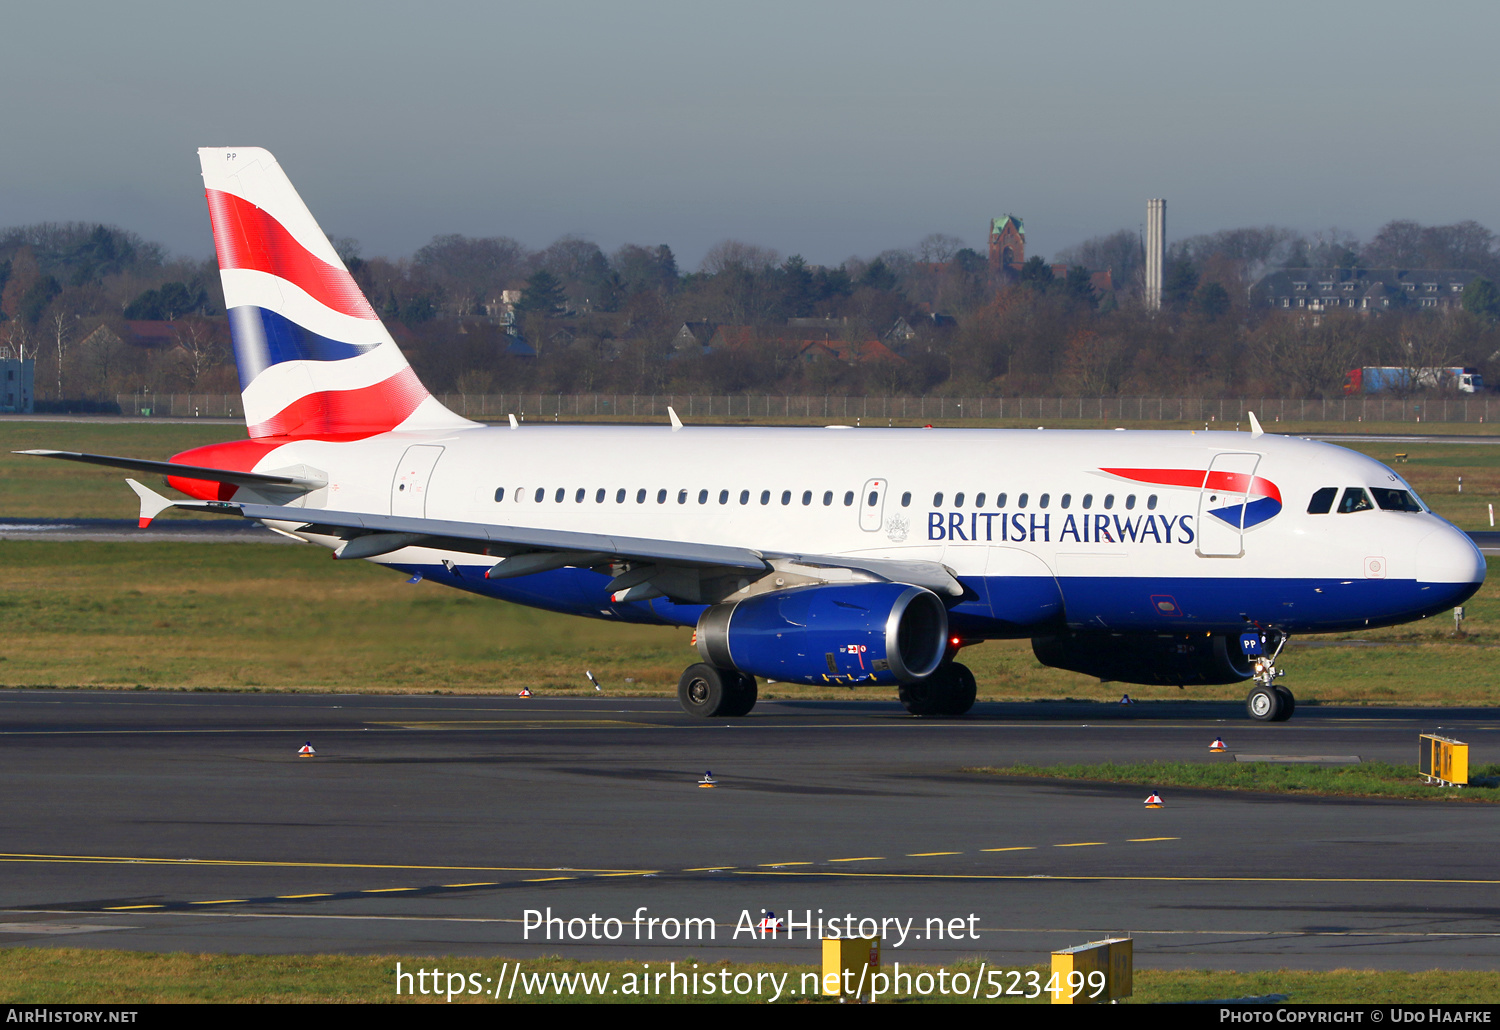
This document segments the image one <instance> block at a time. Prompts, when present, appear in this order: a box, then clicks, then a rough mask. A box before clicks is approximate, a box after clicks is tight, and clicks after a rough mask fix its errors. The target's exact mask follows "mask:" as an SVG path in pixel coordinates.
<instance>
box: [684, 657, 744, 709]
mask: <svg viewBox="0 0 1500 1030" xmlns="http://www.w3.org/2000/svg"><path fill="white" fill-rule="evenodd" d="M759 695H760V688H759V687H758V686H757V684H756V682H755V677H754V676H747V675H746V674H744V673H743V672H740V671H738V670H736V669H720V668H716V667H715V666H712V665H705V664H703V663H701V662H700V663H699V664H697V665H690V666H688V668H687V671H686V672H684V673H683V674H682V679H680V680H678V681H677V701H678V703H679V704H681V705H682V710H683V711H684V712H687V713H688V714H689V715H696V716H697V717H698V718H700V719H712V718H715V717H724V716H740V715H746V714H748V713H749V711H750V709H752V708H754V707H755V701H756V698H757V697H759Z"/></svg>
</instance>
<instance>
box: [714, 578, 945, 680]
mask: <svg viewBox="0 0 1500 1030" xmlns="http://www.w3.org/2000/svg"><path fill="white" fill-rule="evenodd" d="M947 643H948V610H947V608H945V607H944V606H943V602H942V601H941V600H939V599H938V596H937V595H936V594H934V593H933V592H932V591H930V590H926V589H923V588H922V587H914V586H908V585H906V584H903V583H857V584H852V585H828V586H808V587H797V588H794V589H791V590H781V591H777V592H774V593H769V594H756V595H754V596H752V597H747V598H745V599H744V600H741V601H732V602H726V603H724V604H716V605H714V606H713V607H712V608H709V609H708V610H707V611H705V612H704V613H703V615H702V617H701V618H700V619H699V620H698V651H699V653H700V654H702V655H703V660H704V661H706V662H708V663H709V664H710V665H715V666H718V667H719V668H733V669H738V670H739V671H740V672H745V673H749V674H750V675H752V676H763V677H766V678H768V679H776V680H782V681H785V682H793V683H913V682H915V681H917V680H920V679H923V678H924V677H926V676H929V675H931V674H932V672H933V671H934V670H935V669H937V667H938V665H939V664H940V663H941V662H942V660H943V653H944V650H945V649H946V647H947Z"/></svg>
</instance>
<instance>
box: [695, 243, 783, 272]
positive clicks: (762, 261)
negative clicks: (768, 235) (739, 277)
mask: <svg viewBox="0 0 1500 1030" xmlns="http://www.w3.org/2000/svg"><path fill="white" fill-rule="evenodd" d="M780 262H781V255H780V254H778V253H777V252H776V251H774V250H772V249H771V248H770V247H757V246H756V245H755V244H753V243H745V242H742V241H741V240H720V241H719V242H718V243H715V244H714V245H713V246H712V247H710V248H708V253H707V254H704V255H703V265H702V268H703V271H705V272H707V273H709V274H710V275H718V274H719V273H721V272H729V271H746V272H764V271H766V270H768V269H771V268H774V267H776V265H777V264H779V263H780Z"/></svg>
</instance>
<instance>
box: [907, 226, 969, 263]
mask: <svg viewBox="0 0 1500 1030" xmlns="http://www.w3.org/2000/svg"><path fill="white" fill-rule="evenodd" d="M963 245H964V241H963V240H961V239H959V238H958V237H957V236H949V235H948V234H947V233H944V232H933V233H928V234H927V235H926V236H923V237H922V240H921V242H920V243H918V244H917V260H918V261H923V262H926V263H927V264H933V265H941V264H945V263H947V262H949V261H952V260H953V255H954V254H957V253H958V252H959V250H961V249H962V248H963Z"/></svg>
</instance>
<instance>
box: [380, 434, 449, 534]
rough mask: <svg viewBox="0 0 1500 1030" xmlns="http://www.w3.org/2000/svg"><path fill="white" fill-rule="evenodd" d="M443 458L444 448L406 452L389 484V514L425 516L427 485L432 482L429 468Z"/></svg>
mask: <svg viewBox="0 0 1500 1030" xmlns="http://www.w3.org/2000/svg"><path fill="white" fill-rule="evenodd" d="M442 456H443V449H442V448H441V447H437V446H433V445H431V444H419V445H417V446H415V447H408V448H407V449H406V453H405V454H403V455H401V463H400V464H399V465H397V466H396V478H395V480H393V481H392V483H391V514H392V515H408V516H411V517H413V518H419V519H421V518H426V517H427V486H428V483H429V482H430V481H431V479H432V468H433V466H434V465H436V464H437V460H438V459H439V458H441V457H442Z"/></svg>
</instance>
